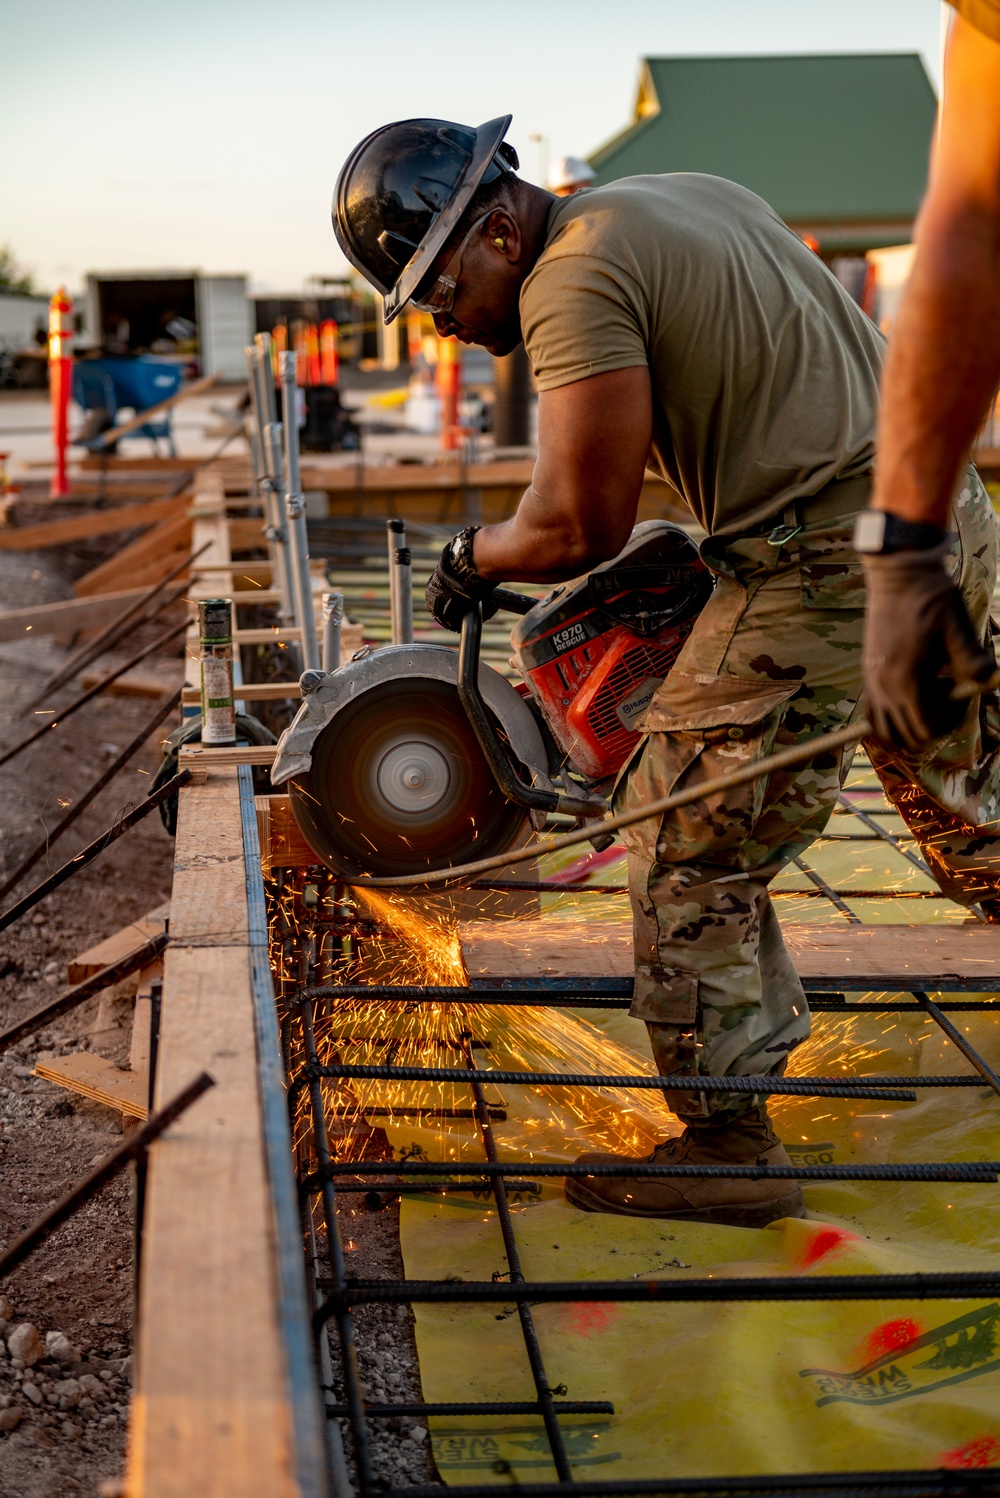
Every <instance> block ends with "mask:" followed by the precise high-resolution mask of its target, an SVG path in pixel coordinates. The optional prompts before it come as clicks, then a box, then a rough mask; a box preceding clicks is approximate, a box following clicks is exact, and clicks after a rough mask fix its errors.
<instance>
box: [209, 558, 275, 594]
mask: <svg viewBox="0 0 1000 1498" xmlns="http://www.w3.org/2000/svg"><path fill="white" fill-rule="evenodd" d="M206 573H212V574H213V575H214V574H216V573H224V574H225V576H226V579H227V581H226V582H225V583H224V584H223V585H222V586H223V587H224V588H225V589H226V590H227V592H226V596H227V597H228V596H229V593H228V590H229V589H230V587H231V585H232V582H240V581H246V582H248V583H260V585H261V587H266V586H267V585H268V583H270V581H271V564H270V562H265V561H259V562H258V561H256V560H254V561H252V562H229V563H227V565H226V566H222V565H220V564H216V565H215V566H214V567H204V566H202V564H201V561H200V560H199V562H198V564H197V566H195V567H192V568H191V576H192V577H193V578H194V579H195V580H198V579H199V578H201V577H202V576H204V574H206Z"/></svg>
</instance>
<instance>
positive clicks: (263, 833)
mask: <svg viewBox="0 0 1000 1498" xmlns="http://www.w3.org/2000/svg"><path fill="white" fill-rule="evenodd" d="M255 804H256V807H257V836H258V837H259V839H260V866H261V869H262V870H263V872H264V873H265V874H270V872H271V870H272V869H295V868H303V867H307V866H308V865H309V864H315V863H319V862H321V860H320V859H318V858H317V856H316V854H315V853H314V852H313V850H312V849H311V848H310V846H309V844H308V843H307V842H306V840H305V838H304V837H303V835H302V832H301V830H300V828H299V824H298V822H296V820H295V816H294V814H293V812H292V803H291V801H290V800H289V798H288V797H287V796H257V797H256V798H255Z"/></svg>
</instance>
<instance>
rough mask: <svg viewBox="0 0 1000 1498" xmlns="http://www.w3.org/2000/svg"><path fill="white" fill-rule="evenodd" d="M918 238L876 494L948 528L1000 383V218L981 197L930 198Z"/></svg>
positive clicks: (880, 504) (893, 361)
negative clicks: (957, 201)
mask: <svg viewBox="0 0 1000 1498" xmlns="http://www.w3.org/2000/svg"><path fill="white" fill-rule="evenodd" d="M918 246H919V247H918V252H917V259H916V263H915V266H914V272H913V275H912V277H911V280H910V285H909V287H908V288H907V293H906V297H905V300H904V304H903V306H902V308H901V310H900V315H899V318H898V320H897V323H896V327H895V329H894V331H893V334H892V338H891V341H890V348H889V356H888V360H887V363H886V371H885V377H884V381H883V390H882V417H881V422H880V428H879V439H878V458H877V473H876V484H875V495H874V499H873V503H874V505H875V507H876V508H878V509H884V510H890V511H892V513H893V514H895V515H899V516H902V517H903V518H904V519H907V520H915V521H923V522H926V523H930V524H936V525H940V526H942V527H944V526H946V525H947V523H948V511H949V504H950V499H951V495H952V492H953V490H954V486H955V482H956V479H957V477H958V474H959V472H960V469H961V466H962V464H963V462H964V461H965V460H966V458H967V456H968V452H969V448H970V446H971V444H972V440H973V437H974V436H975V433H976V430H977V428H978V426H979V423H980V422H981V420H982V417H983V415H984V413H985V410H986V407H987V404H988V402H989V399H990V397H991V396H992V394H993V393H994V391H995V390H996V387H997V384H998V383H1000V223H998V222H997V221H996V220H994V219H993V218H992V215H991V214H989V213H988V212H987V211H986V210H985V209H984V208H983V207H982V206H981V205H977V206H975V207H968V206H966V207H965V208H964V210H958V209H955V208H951V209H944V208H940V207H938V206H937V205H935V204H934V203H933V202H931V203H929V204H928V208H927V210H925V222H924V223H923V224H922V225H921V232H920V235H919V239H918Z"/></svg>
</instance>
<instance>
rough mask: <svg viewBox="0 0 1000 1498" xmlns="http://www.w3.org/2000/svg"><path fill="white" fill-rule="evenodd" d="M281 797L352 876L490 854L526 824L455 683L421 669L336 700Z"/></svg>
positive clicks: (325, 856)
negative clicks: (308, 761) (340, 704)
mask: <svg viewBox="0 0 1000 1498" xmlns="http://www.w3.org/2000/svg"><path fill="white" fill-rule="evenodd" d="M290 796H291V804H292V810H293V812H294V814H295V820H296V821H297V822H298V824H299V826H300V828H301V829H302V832H303V834H304V836H305V838H306V840H307V842H308V843H309V846H310V847H311V848H312V849H313V851H314V852H315V853H316V854H317V856H318V857H319V858H320V859H321V860H322V861H323V863H325V864H326V865H327V866H328V867H329V868H331V869H333V870H334V871H335V872H336V873H338V874H345V875H347V876H348V877H351V878H354V877H362V876H364V875H366V874H369V875H373V876H375V877H379V878H387V877H390V878H391V877H392V875H394V874H418V873H420V872H421V871H423V870H427V871H428V872H431V871H436V870H438V869H445V868H448V867H449V866H451V865H454V864H460V863H466V862H468V861H470V860H471V859H477V858H489V857H491V856H492V855H494V854H497V853H503V852H505V851H506V850H507V849H508V848H512V847H514V846H515V845H516V844H518V843H519V842H520V841H521V840H522V839H523V836H524V834H525V832H526V830H527V827H528V814H527V812H526V811H525V810H524V808H523V807H520V806H517V805H515V804H514V803H513V802H511V801H508V800H507V798H506V796H504V794H503V792H502V791H501V790H500V788H499V787H498V785H497V783H496V781H495V780H494V778H493V774H492V772H491V771H490V768H489V766H488V765H487V763H486V760H485V759H484V757H483V752H482V750H481V749H480V747H479V744H478V742H477V740H476V736H475V733H474V732H473V729H472V725H471V724H470V722H469V720H468V718H467V717H466V714H465V711H464V709H463V707H462V704H461V702H460V701H459V698H458V692H457V690H456V688H455V687H454V686H453V685H452V684H451V683H449V682H444V681H437V680H433V679H431V678H429V677H408V678H405V679H402V680H396V681H386V682H383V683H382V684H381V685H379V686H377V687H373V688H371V690H369V691H367V692H363V693H362V694H361V695H360V696H358V697H357V698H355V699H354V701H352V702H350V703H348V704H347V705H346V706H345V707H344V708H342V709H341V711H340V712H338V713H337V714H336V716H335V717H334V718H332V719H331V721H330V722H329V723H328V724H327V725H326V727H325V728H324V729H323V731H322V732H321V733H320V734H319V736H318V738H317V739H316V742H315V743H314V745H313V747H312V765H311V768H310V769H309V770H308V771H307V772H306V773H305V774H304V775H298V776H296V777H295V779H294V780H293V781H292V782H291V786H290Z"/></svg>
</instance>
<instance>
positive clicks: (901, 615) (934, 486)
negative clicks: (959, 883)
mask: <svg viewBox="0 0 1000 1498" xmlns="http://www.w3.org/2000/svg"><path fill="white" fill-rule="evenodd" d="M954 4H955V9H956V10H957V11H958V12H959V14H958V15H957V16H955V18H954V19H953V22H952V26H951V33H950V36H949V39H948V49H947V54H946V59H945V80H944V101H943V108H942V114H941V120H940V132H939V136H938V141H937V146H936V149H935V153H934V161H933V165H932V171H931V182H930V189H929V191H928V194H927V198H926V200H925V202H924V205H923V208H922V210H921V213H920V219H919V224H918V230H917V253H916V258H915V261H914V265H913V272H912V275H911V277H910V282H909V286H908V287H907V290H906V293H905V295H904V297H903V301H902V303H901V306H900V310H899V314H898V316H897V318H896V322H895V325H894V327H893V336H892V344H891V350H890V353H889V357H888V360H887V364H886V372H885V381H884V385H883V409H882V415H881V420H880V423H879V439H878V441H879V462H878V477H877V481H876V484H875V491H874V497H873V500H872V506H873V507H872V509H871V510H870V511H866V513H865V514H864V515H863V516H862V517H861V520H860V522H859V526H858V535H857V542H858V548H859V550H861V551H862V552H863V554H864V560H865V569H866V573H867V583H868V624H867V631H866V640H865V686H866V691H867V696H868V703H869V712H870V715H871V717H872V720H873V722H874V723H875V725H876V727H877V728H878V730H879V733H880V735H881V736H882V737H883V738H884V739H885V740H887V741H889V742H890V743H895V744H896V745H899V746H902V747H903V748H904V749H905V750H908V751H910V752H911V753H916V754H919V753H920V752H921V750H922V749H923V748H924V746H925V745H926V744H927V743H928V742H929V741H930V740H932V739H933V738H934V737H935V736H936V734H938V733H940V732H941V730H942V728H947V727H949V726H951V724H952V723H953V722H954V723H958V722H961V721H962V719H963V718H968V719H969V720H970V722H971V725H972V726H971V728H970V732H971V733H974V731H975V725H976V724H977V723H978V720H979V716H980V706H979V703H978V701H977V700H976V699H975V698H973V699H972V700H971V701H969V700H968V699H967V700H965V701H960V702H958V703H956V702H954V701H950V700H949V696H950V694H948V693H944V694H942V692H941V690H940V688H939V685H938V674H939V672H940V671H941V669H942V667H943V666H945V667H947V669H948V671H949V672H950V674H951V675H952V677H953V678H954V680H955V681H956V682H958V683H960V684H961V683H964V684H966V686H968V685H970V684H973V685H974V684H977V683H982V682H986V681H991V680H992V679H993V677H994V675H995V672H996V663H995V660H994V656H993V651H992V649H991V647H990V645H989V642H988V641H984V640H983V637H982V632H981V627H980V626H981V621H980V620H979V619H977V618H975V617H974V618H972V619H970V617H969V614H968V611H967V608H966V605H965V602H964V600H963V597H962V591H961V588H960V587H959V586H958V583H957V581H956V579H955V577H954V574H953V570H952V568H951V567H950V566H949V552H948V540H947V534H946V533H947V531H948V527H949V525H950V524H951V521H950V519H949V505H950V501H951V496H952V494H953V493H954V489H955V483H956V476H957V475H958V474H959V472H960V470H961V469H962V466H963V464H964V462H965V459H966V456H967V454H968V452H969V448H970V446H971V444H972V440H973V437H974V436H975V433H976V429H977V427H978V426H979V424H980V422H981V421H982V419H983V416H984V414H985V412H986V409H987V405H988V403H989V402H990V400H991V399H992V397H993V396H994V395H995V393H996V389H997V385H998V384H1000V0H954ZM991 701H992V699H990V698H985V699H984V700H983V704H982V709H981V711H982V714H983V718H984V725H985V731H986V732H991V731H992V727H991V726H990V725H989V724H986V723H985V720H986V718H987V715H988V714H989V712H990V711H991ZM942 713H943V716H942ZM991 913H993V912H992V910H991Z"/></svg>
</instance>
